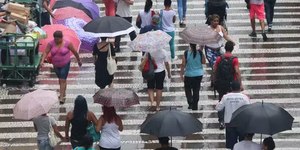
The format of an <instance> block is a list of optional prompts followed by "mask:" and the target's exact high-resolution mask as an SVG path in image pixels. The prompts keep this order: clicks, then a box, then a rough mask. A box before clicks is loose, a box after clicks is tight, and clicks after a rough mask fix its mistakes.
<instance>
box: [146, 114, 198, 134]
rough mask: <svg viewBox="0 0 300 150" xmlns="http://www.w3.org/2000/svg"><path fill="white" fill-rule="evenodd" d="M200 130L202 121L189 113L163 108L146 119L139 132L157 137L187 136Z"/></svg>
mask: <svg viewBox="0 0 300 150" xmlns="http://www.w3.org/2000/svg"><path fill="white" fill-rule="evenodd" d="M200 131H202V123H201V122H200V121H199V120H198V119H197V118H195V117H194V116H192V115H191V114H188V113H184V112H181V111H178V110H164V111H160V112H158V113H156V114H154V115H153V116H152V117H150V118H148V119H146V120H145V121H144V122H143V124H142V125H141V133H147V134H150V135H155V136H157V137H167V136H187V135H190V134H193V133H195V132H200Z"/></svg>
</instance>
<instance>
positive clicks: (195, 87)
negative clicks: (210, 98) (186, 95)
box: [192, 76, 202, 110]
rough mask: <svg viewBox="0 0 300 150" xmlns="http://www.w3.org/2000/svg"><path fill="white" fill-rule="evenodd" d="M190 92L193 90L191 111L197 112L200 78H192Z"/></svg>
mask: <svg viewBox="0 0 300 150" xmlns="http://www.w3.org/2000/svg"><path fill="white" fill-rule="evenodd" d="M192 81H193V82H192V90H193V104H192V110H198V102H199V97H200V94H199V93H200V88H201V81H202V76H199V77H193V80H192Z"/></svg>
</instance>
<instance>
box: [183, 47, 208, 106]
mask: <svg viewBox="0 0 300 150" xmlns="http://www.w3.org/2000/svg"><path fill="white" fill-rule="evenodd" d="M202 64H205V56H204V55H203V52H202V51H200V50H197V48H196V44H190V50H186V51H185V52H184V56H183V57H182V63H181V70H180V77H181V80H183V81H184V89H185V96H186V99H187V102H188V105H189V106H188V109H192V110H197V109H198V101H199V91H200V87H201V81H202V77H203V74H204V70H203V66H202Z"/></svg>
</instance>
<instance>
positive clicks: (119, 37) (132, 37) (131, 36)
mask: <svg viewBox="0 0 300 150" xmlns="http://www.w3.org/2000/svg"><path fill="white" fill-rule="evenodd" d="M116 16H117V17H120V16H118V15H116ZM122 18H124V19H125V20H127V21H128V22H129V23H132V17H122ZM129 37H130V40H131V41H133V40H134V39H135V38H136V33H135V31H132V32H130V33H129ZM120 42H121V36H117V37H116V39H115V50H116V51H117V52H119V51H120Z"/></svg>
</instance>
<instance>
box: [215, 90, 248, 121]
mask: <svg viewBox="0 0 300 150" xmlns="http://www.w3.org/2000/svg"><path fill="white" fill-rule="evenodd" d="M246 104H250V99H249V97H248V96H247V95H245V94H243V93H234V92H232V93H228V94H226V95H224V96H223V97H222V99H221V101H220V102H219V103H218V104H217V106H216V110H217V111H221V110H223V109H224V108H225V113H224V123H229V122H230V120H231V117H232V114H233V112H234V111H236V110H237V109H238V108H240V107H241V106H243V105H246Z"/></svg>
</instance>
